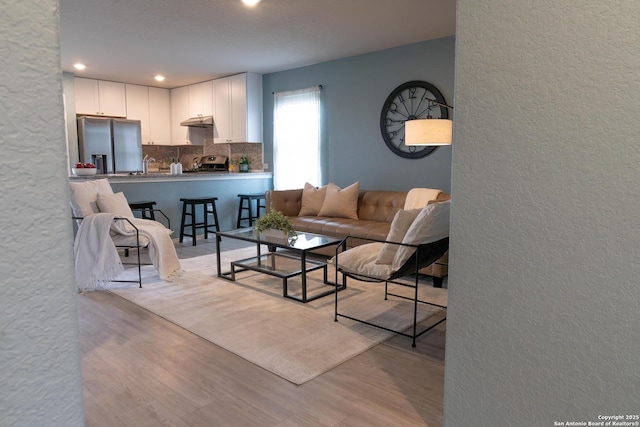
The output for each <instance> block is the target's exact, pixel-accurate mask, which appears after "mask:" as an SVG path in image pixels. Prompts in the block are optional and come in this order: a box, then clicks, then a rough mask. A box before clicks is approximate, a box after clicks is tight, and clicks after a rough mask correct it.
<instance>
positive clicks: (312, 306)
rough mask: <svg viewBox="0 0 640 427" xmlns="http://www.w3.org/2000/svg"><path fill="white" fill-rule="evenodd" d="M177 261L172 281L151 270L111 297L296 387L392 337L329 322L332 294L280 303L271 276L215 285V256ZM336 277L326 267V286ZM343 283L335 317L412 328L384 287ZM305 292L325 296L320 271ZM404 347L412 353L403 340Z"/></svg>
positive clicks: (439, 297)
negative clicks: (138, 282) (386, 297)
mask: <svg viewBox="0 0 640 427" xmlns="http://www.w3.org/2000/svg"><path fill="white" fill-rule="evenodd" d="M254 252H255V249H254V248H248V249H239V250H234V251H227V252H224V253H223V257H222V260H223V264H222V269H223V270H225V271H226V270H228V268H229V262H230V260H238V259H242V258H247V257H249V256H252V255H253V253H254ZM180 262H181V265H182V270H183V271H182V272H181V273H180V274H179V275H178V277H176V278H175V279H173V281H171V282H166V281H163V280H161V279H160V278H159V277H158V276H157V273H156V272H155V270H154V269H153V267H152V266H144V267H143V283H142V286H143V287H142V289H140V288H138V287H137V285H130V284H127V285H123V284H115V283H114V284H113V285H114V287H113V288H110V289H109V290H110V291H111V292H113V293H115V294H116V295H119V296H121V297H122V298H125V299H127V300H129V301H131V302H133V303H134V304H137V305H139V306H141V307H144V308H145V309H147V310H149V311H151V312H153V313H155V314H157V315H159V316H161V317H163V318H165V319H167V320H169V321H171V322H173V323H175V324H176V325H179V326H181V327H182V328H184V329H186V330H188V331H190V332H192V333H194V334H196V335H198V336H200V337H202V338H204V339H206V340H208V341H210V342H212V343H214V344H216V345H218V346H220V347H222V348H224V349H226V350H228V351H230V352H232V353H235V354H237V355H238V356H240V357H242V358H244V359H246V360H248V361H250V362H252V363H254V364H256V365H258V366H260V367H262V368H264V369H266V370H268V371H270V372H272V373H274V374H276V375H279V376H281V377H282V378H285V379H286V380H288V381H290V382H292V383H294V384H298V385H300V384H303V383H305V382H307V381H309V380H311V379H313V378H315V377H317V376H318V375H321V374H322V373H324V372H327V371H328V370H330V369H332V368H334V367H336V366H338V365H339V364H341V363H343V362H345V361H347V360H349V359H351V358H352V357H354V356H356V355H358V354H360V353H362V352H364V351H366V350H368V349H370V348H371V347H373V346H375V345H377V344H379V343H381V342H383V341H384V340H386V339H388V338H390V337H391V336H392V335H393V334H392V333H390V332H387V331H384V330H381V329H378V328H374V327H371V326H368V325H365V324H362V323H358V322H353V321H351V320H348V319H344V318H339V321H338V322H335V321H334V296H333V295H329V296H326V297H323V298H320V299H317V300H315V301H312V302H309V303H306V304H303V303H300V302H297V301H294V300H290V299H288V298H283V296H282V281H281V280H280V279H279V278H276V277H272V276H268V275H264V274H261V273H256V272H251V271H245V272H241V273H239V274H238V275H237V277H236V281H235V282H231V281H228V280H224V279H220V278H218V277H216V276H217V274H216V256H215V254H212V255H205V256H199V257H195V258H187V259H182V260H181V261H180ZM131 274H133V272H132V271H125V273H123V275H131ZM334 275H335V273H334V272H333V271H332V270H331V268H330V273H329V278H330V280H332V279H333V278H334ZM121 278H123V277H121ZM290 282H291V284H290V291H291V292H292V293H296V292H299V289H297V290H296V286H297V287H298V288H299V287H300V280H299V278H294V279H290ZM347 284H348V287H347V289H345V290H343V291H341V292H340V298H339V308H340V312H341V313H345V314H348V315H351V316H354V317H357V318H364V319H369V320H370V321H372V322H373V323H383V324H385V325H388V326H389V327H390V328H393V329H404V328H406V327H409V326H410V325H411V324H412V317H411V315H412V311H413V310H412V307H413V306H412V304H411V303H410V302H408V301H405V300H402V299H400V298H393V299H390V300H388V301H385V300H384V294H383V292H384V288H383V285H382V284H372V283H365V282H360V281H356V280H351V279H349V281H348V282H347ZM308 288H309V291H310V292H312V293H313V292H315V291H317V290H318V289H327V285H324V284H322V273H321V271H315V272H313V273H310V274H309V275H308ZM420 292H421V294H420V296H421V299H426V300H428V301H432V302H435V303H437V304H440V305H445V306H446V299H447V294H446V289H437V288H433V287H432V286H430V285H427V284H425V285H424V286H421V289H420ZM442 310H443V309H441V308H439V307H432V306H425V305H421V307H420V308H419V313H418V315H419V319H421V320H424V319H427V318H429V317H431V316H434V319H433V322H435V321H437V320H438V319H439V318H440V317H441V316H435V315H437V314H438V313H440V312H441V311H442ZM429 320H431V319H429ZM429 320H427V321H426V322H429ZM407 347H408V348H411V340H410V339H408V338H407Z"/></svg>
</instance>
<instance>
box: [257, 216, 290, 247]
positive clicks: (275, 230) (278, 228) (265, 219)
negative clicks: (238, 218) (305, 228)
mask: <svg viewBox="0 0 640 427" xmlns="http://www.w3.org/2000/svg"><path fill="white" fill-rule="evenodd" d="M254 228H255V229H256V231H257V232H258V233H260V234H263V235H265V236H272V237H276V238H282V239H288V240H289V243H293V242H295V239H296V238H297V237H298V235H297V234H296V231H295V230H294V228H293V223H292V222H291V220H290V219H289V218H287V217H286V216H284V214H283V213H282V212H280V211H276V210H273V209H272V210H270V211H269V212H267V213H266V214H264V215H263V216H262V217H261V218H259V219H258V220H257V221H256V222H255V224H254Z"/></svg>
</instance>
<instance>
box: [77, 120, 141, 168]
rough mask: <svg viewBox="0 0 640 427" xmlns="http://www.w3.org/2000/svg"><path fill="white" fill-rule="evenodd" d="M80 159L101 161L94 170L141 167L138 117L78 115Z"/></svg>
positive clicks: (83, 160) (92, 161)
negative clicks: (121, 117) (135, 118)
mask: <svg viewBox="0 0 640 427" xmlns="http://www.w3.org/2000/svg"><path fill="white" fill-rule="evenodd" d="M78 144H79V147H78V148H79V153H80V161H81V162H84V163H94V164H96V163H98V164H100V163H102V164H104V169H103V170H98V173H128V172H137V171H141V170H142V132H141V128H140V120H127V119H113V118H106V117H79V118H78Z"/></svg>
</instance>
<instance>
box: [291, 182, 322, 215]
mask: <svg viewBox="0 0 640 427" xmlns="http://www.w3.org/2000/svg"><path fill="white" fill-rule="evenodd" d="M326 194H327V186H326V185H325V186H324V187H321V188H316V187H314V186H313V185H311V184H309V183H308V182H307V183H305V184H304V188H303V189H302V206H301V207H300V213H298V216H316V215H318V212H320V209H321V208H322V203H323V202H324V198H325V196H326Z"/></svg>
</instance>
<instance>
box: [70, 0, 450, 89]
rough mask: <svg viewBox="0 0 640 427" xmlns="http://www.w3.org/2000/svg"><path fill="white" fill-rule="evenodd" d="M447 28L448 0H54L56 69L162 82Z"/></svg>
mask: <svg viewBox="0 0 640 427" xmlns="http://www.w3.org/2000/svg"><path fill="white" fill-rule="evenodd" d="M454 33H455V0H262V2H261V3H259V4H258V5H257V6H255V7H253V8H249V7H247V6H245V5H244V4H242V3H241V1H240V0H60V44H61V63H62V69H63V71H70V72H73V73H74V74H75V75H77V76H84V77H90V78H95V79H101V80H114V81H120V82H126V83H136V84H142V85H147V86H159V87H167V88H173V87H178V86H184V85H187V84H192V83H197V82H201V81H206V80H211V79H214V78H218V77H223V76H226V75H230V74H236V73H240V72H255V73H260V74H266V73H271V72H275V71H282V70H287V69H291V68H297V67H302V66H306V65H311V64H316V63H320V62H324V61H329V60H334V59H339V58H345V57H349V56H353V55H358V54H363V53H367V52H373V51H377V50H381V49H387V48H392V47H397V46H402V45H406V44H411V43H416V42H420V41H425V40H431V39H436V38H440V37H446V36H450V35H453V34H454ZM75 62H82V63H84V64H86V66H87V68H86V70H84V71H82V72H78V71H75V70H74V69H73V67H72V66H73V64H74V63H75ZM400 66H401V64H400ZM156 74H162V75H164V76H166V80H165V81H164V82H163V83H158V82H156V81H155V80H153V76H154V75H156Z"/></svg>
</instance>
